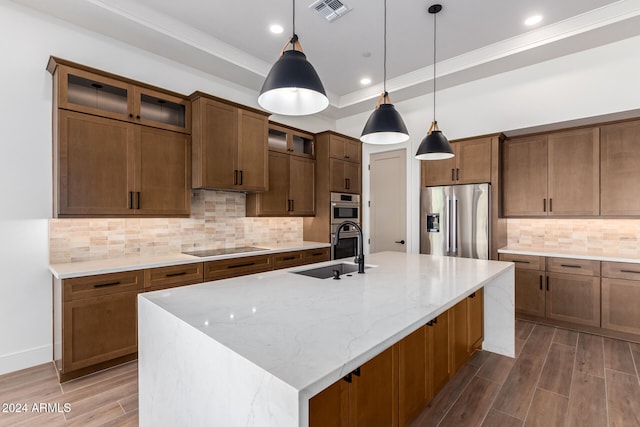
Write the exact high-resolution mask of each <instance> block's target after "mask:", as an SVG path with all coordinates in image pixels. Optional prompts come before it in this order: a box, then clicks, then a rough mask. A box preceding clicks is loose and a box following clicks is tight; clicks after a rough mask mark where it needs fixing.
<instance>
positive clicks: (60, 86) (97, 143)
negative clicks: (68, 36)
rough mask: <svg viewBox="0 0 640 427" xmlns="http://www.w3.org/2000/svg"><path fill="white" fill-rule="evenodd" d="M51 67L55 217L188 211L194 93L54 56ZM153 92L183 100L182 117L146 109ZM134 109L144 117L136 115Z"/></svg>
mask: <svg viewBox="0 0 640 427" xmlns="http://www.w3.org/2000/svg"><path fill="white" fill-rule="evenodd" d="M75 66H77V67H79V68H74V67H75ZM48 70H49V71H50V72H52V73H53V76H54V85H53V86H54V114H53V116H54V132H53V139H54V141H53V142H54V144H53V154H54V155H53V171H54V216H59V217H81V216H137V215H145V216H186V215H189V212H190V208H191V195H190V182H189V181H190V175H191V169H190V167H191V159H190V150H191V147H190V144H191V141H190V137H189V135H188V134H187V132H188V130H189V126H190V121H189V116H185V114H187V113H188V112H189V111H190V103H189V101H188V99H186V98H179V97H178V96H173V95H171V94H164V93H162V91H160V90H153V89H151V88H149V87H146V86H137V85H136V84H135V82H132V81H130V80H127V79H124V78H123V79H120V80H119V79H118V77H117V76H114V75H112V74H108V73H102V74H101V72H100V71H98V70H93V69H89V68H87V67H83V66H80V65H77V64H73V63H70V62H67V61H63V60H59V59H56V58H51V59H50V61H49V66H48ZM92 79H93V80H92ZM88 82H93V83H95V85H96V86H98V87H93V86H92V83H88ZM140 85H142V84H140ZM88 88H92V90H93V91H94V92H93V94H92V95H91V96H89V95H90V94H88V92H87V91H88V90H89V89H88ZM132 94H136V96H138V95H139V96H138V97H137V98H136V97H135V96H132ZM149 94H154V95H153V96H155V97H156V98H155V99H173V100H174V101H176V103H177V104H179V105H181V109H180V111H182V113H181V114H182V115H183V117H182V119H181V121H180V120H178V119H175V118H172V117H173V116H172V114H174V113H173V111H176V110H172V109H171V108H170V109H169V110H170V111H171V112H170V113H169V115H168V116H166V117H165V116H157V117H156V116H153V115H152V114H151V115H149V114H147V113H143V112H144V111H147V110H145V108H146V107H145V106H144V102H137V101H135V100H136V99H140V100H142V99H146V98H145V96H151V95H149ZM143 95H144V96H143ZM160 95H167V96H166V97H164V98H160V97H159V96H160ZM166 104H170V102H169V101H167V103H165V104H163V105H166ZM132 111H133V112H136V111H137V112H139V113H140V114H141V118H140V119H137V118H136V117H137V116H135V117H134V118H130V117H129V115H130V114H134V113H131V112H132ZM154 117H156V118H157V119H158V120H159V121H155V119H154ZM162 117H164V118H166V119H167V120H168V121H165V122H163V121H160V120H161V119H162ZM163 120H164V119H163ZM169 122H171V123H169ZM143 124H144V125H143ZM168 129H171V130H168ZM176 130H177V131H176Z"/></svg>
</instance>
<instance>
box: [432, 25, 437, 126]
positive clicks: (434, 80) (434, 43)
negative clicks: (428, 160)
mask: <svg viewBox="0 0 640 427" xmlns="http://www.w3.org/2000/svg"><path fill="white" fill-rule="evenodd" d="M436 14H437V12H436V13H434V14H433V122H434V123H435V121H436Z"/></svg>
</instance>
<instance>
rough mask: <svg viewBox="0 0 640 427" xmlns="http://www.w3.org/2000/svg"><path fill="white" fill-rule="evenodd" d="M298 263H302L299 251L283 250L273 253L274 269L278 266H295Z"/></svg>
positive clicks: (278, 267)
mask: <svg viewBox="0 0 640 427" xmlns="http://www.w3.org/2000/svg"><path fill="white" fill-rule="evenodd" d="M300 264H302V252H301V251H293V252H283V253H279V254H274V255H273V268H274V269H276V270H277V269H280V268H287V267H295V266H296V265H300Z"/></svg>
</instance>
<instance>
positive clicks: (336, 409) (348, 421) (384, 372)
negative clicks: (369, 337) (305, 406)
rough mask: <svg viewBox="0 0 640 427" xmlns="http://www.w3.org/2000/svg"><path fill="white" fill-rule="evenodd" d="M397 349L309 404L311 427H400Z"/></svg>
mask: <svg viewBox="0 0 640 427" xmlns="http://www.w3.org/2000/svg"><path fill="white" fill-rule="evenodd" d="M397 351H398V349H397V346H396V345H394V346H392V347H389V348H388V349H386V350H385V351H383V352H382V353H380V354H379V355H377V356H376V357H374V358H373V359H371V360H370V361H368V362H367V363H365V364H364V365H362V366H360V367H359V368H358V369H356V370H354V371H353V372H351V373H349V374H348V375H346V376H345V377H344V378H343V379H341V380H338V381H337V382H335V383H333V384H332V385H330V386H329V387H327V388H326V389H324V390H323V391H321V392H320V393H318V394H317V395H315V396H313V397H312V398H311V399H310V400H309V427H331V426H336V427H338V426H343V427H346V426H349V427H353V426H355V427H377V426H379V427H396V426H397V425H398V418H397V404H398V396H397V389H396V387H395V383H396V377H395V372H394V371H395V369H396V366H397Z"/></svg>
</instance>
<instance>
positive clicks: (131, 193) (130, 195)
mask: <svg viewBox="0 0 640 427" xmlns="http://www.w3.org/2000/svg"><path fill="white" fill-rule="evenodd" d="M129 209H133V191H129Z"/></svg>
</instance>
